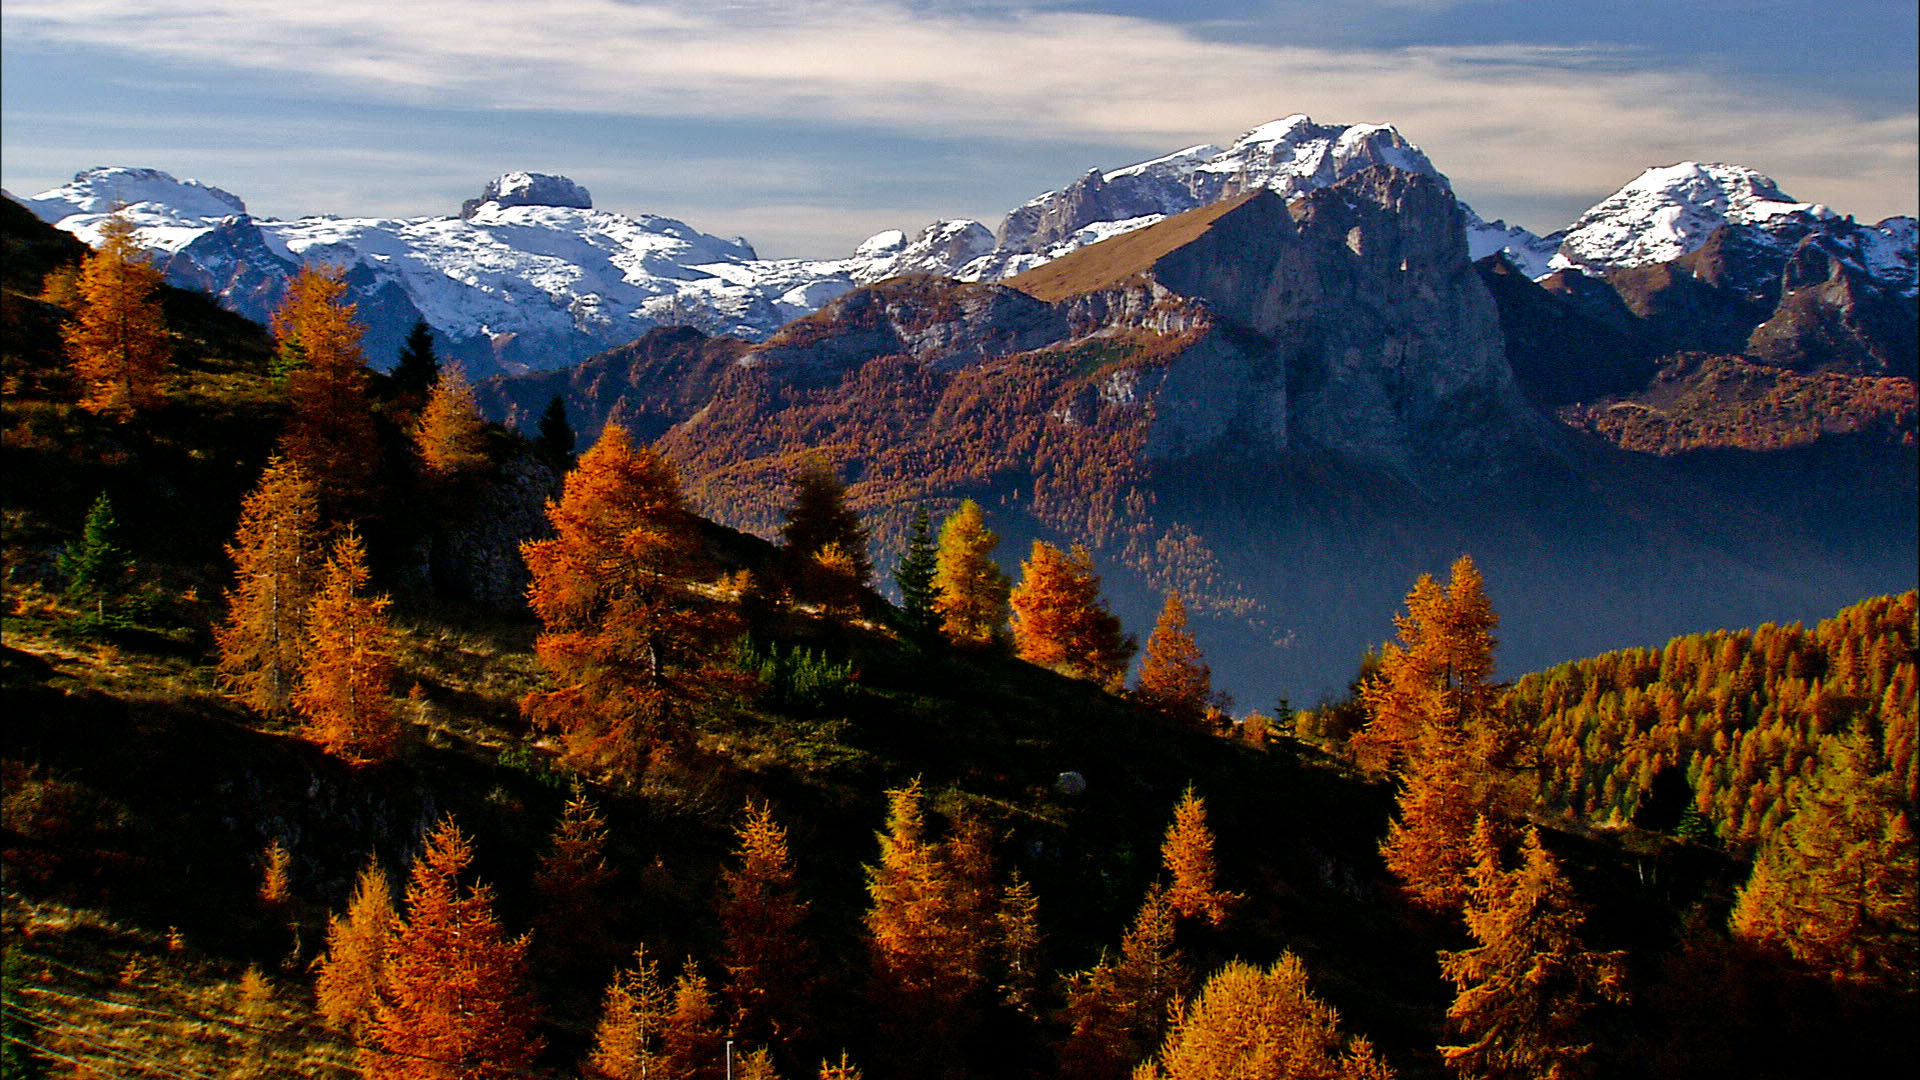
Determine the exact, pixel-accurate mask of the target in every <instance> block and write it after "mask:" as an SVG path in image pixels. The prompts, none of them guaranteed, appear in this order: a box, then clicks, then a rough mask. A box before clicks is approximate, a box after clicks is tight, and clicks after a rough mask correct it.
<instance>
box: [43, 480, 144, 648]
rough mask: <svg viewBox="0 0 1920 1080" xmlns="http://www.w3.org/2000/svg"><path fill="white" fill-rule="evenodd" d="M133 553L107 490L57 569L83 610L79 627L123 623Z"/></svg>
mask: <svg viewBox="0 0 1920 1080" xmlns="http://www.w3.org/2000/svg"><path fill="white" fill-rule="evenodd" d="M132 568H133V559H132V556H131V555H130V554H129V553H128V551H127V549H126V548H124V547H122V546H121V545H120V523H119V522H118V521H116V520H115V519H114V516H113V502H112V500H110V499H108V498H107V493H106V492H104V491H103V492H101V493H100V497H99V498H97V499H95V500H93V506H92V507H90V508H88V510H87V520H86V523H85V524H84V525H82V526H81V529H80V538H79V539H78V540H76V541H74V542H73V543H71V544H68V545H67V546H66V547H65V548H63V549H61V552H60V556H59V558H58V559H57V560H56V561H55V564H54V569H55V570H58V571H59V573H60V576H61V577H63V578H65V579H66V581H67V587H66V590H65V592H64V595H65V596H66V598H67V599H68V600H69V601H72V602H73V604H74V605H75V606H77V607H78V608H79V609H80V618H79V626H80V628H81V629H82V630H86V631H89V632H97V631H100V630H105V629H107V628H108V627H111V626H118V625H122V624H124V623H125V621H126V617H125V616H124V614H122V612H121V611H120V601H121V600H122V599H123V598H124V597H125V596H126V592H127V573H128V571H129V570H131V569H132Z"/></svg>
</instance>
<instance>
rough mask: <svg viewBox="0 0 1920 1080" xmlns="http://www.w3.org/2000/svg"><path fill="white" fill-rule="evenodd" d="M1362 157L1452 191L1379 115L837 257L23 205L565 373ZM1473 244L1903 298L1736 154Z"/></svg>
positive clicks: (386, 324) (448, 346) (1880, 257)
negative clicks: (1764, 254)
mask: <svg viewBox="0 0 1920 1080" xmlns="http://www.w3.org/2000/svg"><path fill="white" fill-rule="evenodd" d="M1374 165H1391V166H1393V167H1395V168H1398V169H1401V170H1403V171H1406V172H1410V173H1418V174H1422V175H1426V176H1430V177H1432V178H1434V179H1435V180H1436V181H1437V182H1438V183H1439V184H1440V186H1441V187H1442V188H1443V189H1446V190H1448V191H1449V192H1451V186H1450V185H1449V183H1448V182H1447V180H1446V178H1445V176H1444V175H1442V174H1441V173H1440V172H1439V171H1438V170H1437V169H1435V168H1434V166H1433V164H1432V163H1431V162H1430V161H1429V160H1428V158H1427V156H1426V155H1425V154H1424V153H1423V152H1422V151H1421V150H1420V149H1419V147H1417V146H1415V145H1414V144H1412V143H1411V142H1409V141H1407V140H1406V139H1405V138H1404V137H1403V136H1402V135H1401V134H1400V133H1399V132H1398V131H1397V130H1395V129H1394V128H1393V127H1392V126H1391V125H1381V124H1354V125H1337V124H1333V125H1329V124H1316V123H1314V122H1313V121H1312V120H1310V119H1309V118H1307V117H1305V116H1299V115H1296V116H1290V117H1287V118H1286V119H1283V120H1279V121H1275V122H1273V123H1270V124H1266V125H1263V126H1261V127H1258V128H1255V129H1254V130H1252V131H1250V132H1248V133H1247V134H1246V135H1244V136H1242V137H1241V138H1240V139H1239V140H1238V141H1236V142H1235V143H1234V144H1233V145H1231V146H1228V147H1224V148H1222V147H1218V146H1212V145H1202V146H1194V147H1189V148H1187V149H1184V150H1180V151H1177V152H1175V153H1172V154H1168V155H1165V156H1162V157H1158V158H1155V159H1152V160H1150V161H1145V162H1141V163H1139V164H1135V165H1131V166H1127V167H1125V168H1121V169H1115V170H1111V171H1102V170H1099V169H1094V170H1090V171H1089V172H1088V173H1086V174H1085V175H1083V176H1081V177H1080V178H1079V179H1077V180H1075V181H1073V182H1072V183H1070V184H1067V185H1066V186H1064V187H1062V188H1061V189H1059V190H1056V191H1050V192H1047V193H1045V194H1043V195H1040V196H1038V197H1036V198H1034V199H1032V200H1030V201H1028V202H1026V203H1025V204H1023V205H1021V206H1019V207H1016V208H1014V209H1013V210H1011V211H1009V212H1008V213H1007V215H1006V216H1005V218H1004V219H1003V220H1002V221H1001V223H1000V225H999V227H998V229H997V230H993V229H989V228H988V227H987V226H986V225H985V224H983V223H981V222H978V221H973V220H967V219H954V220H945V221H938V222H935V223H933V224H931V225H928V226H926V227H925V228H923V229H921V230H920V231H919V232H918V233H916V234H914V235H911V236H910V235H908V234H907V233H905V232H902V231H896V230H890V231H886V232H882V233H879V234H877V235H875V236H873V237H871V238H869V239H868V240H866V241H865V242H863V243H862V244H860V245H859V246H858V248H857V249H856V250H855V251H854V252H853V253H852V254H850V255H848V256H846V257H844V258H838V259H761V258H759V257H758V256H757V254H756V253H755V252H754V250H753V248H752V246H751V245H750V244H749V243H748V242H747V241H746V240H745V239H742V238H733V239H724V238H721V237H717V236H712V235H709V234H706V233H702V232H700V231H699V230H697V229H695V228H693V227H691V226H689V225H687V224H686V223H684V222H680V221H676V220H674V219H671V218H665V217H658V216H654V215H647V214H642V215H639V216H637V217H629V216H627V215H624V214H619V213H614V212H612V211H607V210H603V209H596V208H595V207H594V206H593V200H592V198H591V196H590V194H589V193H588V192H587V190H586V189H585V188H583V187H581V186H580V185H578V184H576V183H574V182H573V181H571V180H569V179H567V178H565V177H560V176H550V175H544V174H539V173H527V172H512V173H508V174H506V175H504V176H501V177H499V178H497V179H495V180H493V181H491V182H490V183H488V184H486V185H485V187H484V188H483V189H482V191H481V192H480V194H479V195H478V196H477V197H476V198H474V199H470V200H467V201H466V202H465V203H464V204H463V205H462V207H461V208H460V210H459V213H457V214H451V213H450V214H447V215H443V216H427V217H412V218H362V217H339V216H334V215H319V216H306V217H301V218H297V219H294V220H290V221H275V220H264V219H256V218H254V217H252V216H250V215H249V214H248V213H247V210H246V204H245V203H244V202H243V201H242V200H241V199H240V198H239V197H237V196H235V195H232V194H230V193H228V192H226V191H223V190H221V189H219V188H217V187H212V186H209V185H206V184H202V183H200V182H199V181H196V180H184V181H182V180H176V179H175V178H174V177H172V176H170V175H168V174H166V173H163V172H159V171H157V170H152V169H136V168H125V167H102V168H95V169H89V170H86V171H84V172H81V173H79V174H77V175H76V176H75V177H74V179H73V181H72V182H71V183H68V184H66V185H64V186H62V187H59V188H55V189H52V190H50V191H45V192H41V193H39V194H37V195H34V196H31V197H29V198H25V199H22V200H20V201H22V202H23V203H25V205H27V206H28V207H29V208H30V209H32V210H33V212H34V213H35V214H36V215H38V216H39V217H40V218H41V219H42V220H44V221H47V222H50V223H53V224H55V225H57V226H58V227H60V228H62V229H65V230H66V231H68V232H71V233H74V234H75V235H78V236H80V237H82V238H83V239H88V240H93V239H96V238H97V229H98V226H99V223H100V221H101V219H102V218H103V217H104V215H106V214H107V213H109V212H111V211H113V210H114V208H115V207H124V209H125V212H126V213H127V214H128V215H129V216H130V217H131V218H132V220H133V221H134V222H135V223H136V225H137V226H138V237H139V240H140V242H141V244H142V245H143V246H145V247H146V248H147V249H148V250H149V251H150V252H151V253H153V255H154V256H155V257H156V258H157V259H158V260H159V262H160V263H161V264H162V266H163V267H164V269H165V270H166V272H167V274H168V276H169V278H170V279H171V280H172V281H173V282H174V283H175V284H178V285H182V286H186V287H191V288H197V289H200V290H203V291H206V292H210V293H212V294H214V295H215V296H217V297H219V298H220V300H221V302H222V303H223V304H224V305H225V306H227V307H228V308H230V309H231V310H234V311H237V312H239V313H241V314H244V315H247V316H249V317H251V318H254V319H256V320H260V321H264V320H265V318H266V316H267V315H268V314H269V313H270V312H271V311H272V309H273V307H274V306H275V305H276V304H277V303H278V302H279V298H280V296H281V294H282V291H283V290H284V287H285V282H286V280H287V279H288V277H289V275H290V274H291V273H292V272H293V271H294V270H295V269H296V267H297V266H298V265H300V264H302V263H318V264H330V265H335V266H339V267H342V268H343V269H345V271H346V273H347V278H348V282H349V285H350V288H351V294H352V297H353V299H354V300H355V301H356V302H357V303H358V304H359V305H360V316H361V319H362V320H363V321H364V322H365V323H366V324H367V325H368V327H369V336H368V353H369V355H370V356H371V357H372V358H373V359H374V362H375V363H376V364H381V365H384V364H386V363H390V362H391V358H392V357H394V356H396V355H397V354H398V351H399V348H400V344H401V342H402V341H403V340H404V338H405V335H406V334H407V332H408V331H409V329H410V328H411V327H412V325H413V322H414V320H416V319H423V320H425V321H426V322H427V323H428V324H429V325H431V326H432V327H433V328H434V330H435V331H436V334H437V337H438V339H439V343H440V345H441V349H442V351H443V352H444V353H446V354H447V355H450V356H453V357H455V358H457V359H459V360H461V361H462V362H463V363H464V364H465V365H466V366H467V367H468V368H469V370H470V371H471V372H472V373H473V374H475V375H485V374H491V373H494V372H497V371H524V370H533V369H543V368H555V367H562V366H565V365H567V364H570V363H573V362H576V361H579V360H581V359H584V358H585V357H587V356H590V355H592V354H594V353H597V352H600V351H602V350H604V349H607V348H610V347H613V346H617V345H620V344H623V343H625V342H628V341H631V340H633V339H635V338H637V337H639V336H640V335H641V334H642V333H644V332H646V331H647V330H649V329H652V328H654V327H656V326H671V325H687V326H694V327H696V328H698V329H700V330H702V331H703V332H705V333H708V334H713V335H726V336H733V337H740V338H744V339H746V340H750V341H759V340H764V339H765V338H766V337H767V336H768V335H770V334H772V333H773V332H774V331H775V330H777V329H778V328H779V327H781V326H783V325H785V324H786V323H787V322H789V321H791V320H793V319H794V318H797V317H799V316H801V315H804V314H806V313H808V312H811V311H814V310H817V309H818V308H819V307H820V306H821V305H823V304H825V303H827V302H828V301H830V300H832V299H834V298H835V297H837V296H840V295H842V294H844V293H846V292H847V291H849V290H851V289H853V288H856V287H858V286H861V285H866V284H871V283H873V282H875V281H879V280H883V279H885V278H888V277H892V276H896V275H899V274H903V273H932V274H939V275H942V276H947V277H953V278H957V279H960V280H964V281H998V280H1002V279H1004V278H1007V277H1009V276H1012V275H1013V274H1017V273H1020V272H1022V271H1025V270H1029V269H1032V268H1034V267H1036V266H1039V265H1041V264H1043V263H1045V262H1047V261H1049V260H1052V259H1056V258H1059V257H1061V256H1062V255H1065V254H1068V253H1070V252H1072V251H1075V250H1078V249H1080V248H1082V247H1085V246H1087V245H1089V244H1092V243H1096V242H1098V241H1100V240H1102V239H1106V238H1108V237H1112V236H1116V235H1120V234H1122V233H1125V232H1128V231H1131V230H1134V229H1139V228H1142V227H1145V226H1147V225H1151V224H1153V223H1154V222H1156V221H1159V220H1162V219H1163V218H1165V217H1167V216H1170V215H1174V214H1178V213H1182V212H1185V211H1188V210H1192V209H1195V208H1197V207H1200V206H1204V205H1207V204H1210V203H1213V202H1216V201H1218V200H1220V199H1223V198H1228V197H1231V196H1234V195H1238V194H1241V193H1244V192H1247V191H1252V190H1256V189H1268V190H1272V191H1274V192H1276V193H1278V194H1280V195H1281V196H1283V197H1286V198H1296V197H1300V196H1302V195H1304V194H1306V193H1308V192H1311V191H1313V190H1316V189H1319V188H1322V187H1325V186H1326V185H1328V184H1331V183H1334V182H1336V181H1338V180H1341V179H1343V178H1345V177H1348V176H1351V175H1354V174H1355V173H1357V172H1360V171H1362V170H1364V169H1366V168H1369V167H1371V166H1374ZM1461 210H1462V219H1463V221H1462V227H1463V229H1464V230H1465V235H1466V242H1467V248H1468V252H1469V254H1470V255H1471V256H1472V257H1473V258H1476V259H1478V258H1482V257H1484V256H1487V255H1490V254H1493V253H1496V252H1498V253H1501V254H1502V255H1504V256H1505V257H1506V258H1507V259H1509V260H1510V261H1512V262H1513V263H1514V264H1515V265H1516V266H1517V267H1518V268H1519V269H1520V271H1521V272H1522V273H1524V274H1525V275H1526V276H1527V277H1529V278H1540V277H1542V276H1543V275H1546V274H1549V273H1551V272H1553V271H1555V270H1559V269H1568V268H1575V269H1581V270H1583V271H1586V272H1588V273H1597V272H1606V271H1610V270H1615V269H1621V268H1625V267H1633V266H1641V265H1648V264H1653V263H1660V262H1666V261H1670V260H1672V259H1674V258H1677V257H1679V256H1682V255H1685V254H1688V253H1690V252H1692V251H1694V250H1696V249H1698V248H1699V247H1701V246H1702V245H1704V244H1706V243H1707V241H1708V240H1709V239H1711V237H1712V234H1713V233H1714V231H1715V230H1716V229H1718V228H1720V227H1722V226H1725V227H1727V228H1729V229H1731V230H1733V231H1734V232H1735V233H1737V234H1738V236H1739V239H1740V242H1742V243H1747V244H1751V245H1757V246H1760V247H1768V248H1772V249H1778V250H1779V251H1781V252H1785V251H1790V250H1791V249H1792V248H1794V247H1795V246H1796V245H1798V244H1799V243H1800V242H1802V241H1803V240H1805V239H1807V238H1808V237H1820V238H1821V241H1822V243H1824V244H1825V245H1826V246H1827V247H1829V248H1831V249H1833V250H1834V251H1835V252H1838V253H1840V257H1843V258H1845V259H1847V260H1849V261H1850V262H1851V263H1852V264H1853V265H1854V266H1855V267H1856V269H1857V270H1858V272H1859V274H1860V275H1861V276H1864V277H1865V278H1866V279H1868V280H1870V281H1872V282H1874V283H1876V284H1877V285H1879V286H1880V287H1882V288H1884V289H1886V290H1890V291H1892V292H1894V293H1897V294H1900V295H1903V296H1908V297H1911V296H1912V295H1914V291H1915V284H1914V282H1915V226H1914V221H1913V219H1912V218H1893V219H1889V220H1888V221H1885V222H1882V223H1880V224H1879V225H1876V226H1864V225H1857V224H1855V223H1853V222H1852V221H1851V220H1850V219H1846V218H1844V217H1842V216H1840V215H1839V214H1836V213H1835V212H1833V211H1831V210H1829V209H1827V208H1826V207H1822V206H1818V205H1813V204H1805V203H1797V202H1794V201H1793V200H1792V199H1790V198H1789V197H1788V196H1786V195H1785V194H1784V193H1782V192H1781V191H1780V190H1779V187H1778V185H1776V184H1775V183H1774V182H1773V181H1771V180H1769V179H1767V178H1766V177H1765V176H1762V175H1760V174H1759V173H1756V172H1754V171H1752V170H1750V169H1745V168H1742V167H1738V166H1731V165H1699V164H1693V163H1683V164H1680V165H1675V166H1672V167H1670V168H1664V169H1650V170H1648V171H1647V172H1646V173H1645V174H1643V175H1642V176H1641V177H1639V178H1638V179H1636V180H1634V181H1633V182H1632V183H1629V184H1628V185H1627V186H1626V187H1624V188H1622V189H1621V190H1620V191H1619V192H1617V193H1615V194H1614V195H1612V196H1609V197H1608V198H1607V199H1606V200H1603V201H1602V202H1601V203H1599V204H1597V205H1596V206H1595V207H1594V208H1593V209H1591V210H1589V211H1588V212H1587V213H1586V214H1584V215H1582V216H1581V217H1580V219H1579V220H1578V221H1576V222H1575V223H1573V225H1572V226H1571V227H1570V228H1569V229H1567V230H1564V231H1562V232H1558V233H1554V234H1550V235H1549V236H1547V237H1539V236H1535V235H1534V234H1532V233H1530V232H1528V231H1527V230H1525V229H1522V228H1519V227H1517V226H1509V225H1506V224H1505V223H1504V222H1500V221H1492V222H1489V221H1485V220H1483V219H1481V218H1480V216H1479V215H1477V214H1475V213H1474V212H1473V210H1472V208H1471V207H1468V206H1466V205H1465V204H1464V203H1462V204H1461Z"/></svg>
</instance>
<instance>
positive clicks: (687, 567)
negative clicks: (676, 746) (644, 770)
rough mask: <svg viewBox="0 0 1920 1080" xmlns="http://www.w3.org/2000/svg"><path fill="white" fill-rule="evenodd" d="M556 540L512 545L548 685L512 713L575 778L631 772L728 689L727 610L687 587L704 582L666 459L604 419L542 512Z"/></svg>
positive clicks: (731, 630) (730, 618)
mask: <svg viewBox="0 0 1920 1080" xmlns="http://www.w3.org/2000/svg"><path fill="white" fill-rule="evenodd" d="M547 517H548V519H549V520H550V521H552V522H553V527H554V536H553V537H552V538H551V539H547V540H534V541H529V542H527V543H525V544H522V545H521V548H520V551H521V554H522V556H523V557H524V558H525V559H526V561H527V569H528V570H529V571H531V573H532V576H533V582H532V584H531V585H530V586H529V587H528V590H527V595H528V599H529V600H530V602H531V603H532V606H533V610H534V614H536V615H538V616H539V618H540V622H541V624H542V625H543V627H544V632H543V633H542V634H541V635H540V637H539V639H538V640H537V641H536V642H535V643H534V651H535V653H536V654H537V655H538V656H539V659H540V663H541V666H543V667H544V668H546V670H547V675H548V678H549V680H550V681H551V682H553V683H556V684H558V685H557V686H556V688H555V689H552V690H541V691H535V692H534V693H531V694H528V695H527V697H526V698H525V699H524V700H523V701H522V702H521V705H520V707H521V710H522V711H523V712H524V713H525V714H526V715H527V718H528V719H530V720H532V721H533V722H534V723H535V724H537V725H539V726H541V727H545V728H551V729H556V730H558V731H559V732H560V733H561V737H562V738H563V739H564V741H565V746H566V760H567V762H568V764H570V765H572V766H573V767H574V768H577V769H596V768H597V769H606V770H609V771H610V772H612V773H613V774H614V775H616V776H619V777H622V778H629V779H630V778H632V777H634V776H637V775H638V774H639V772H640V769H641V767H642V765H643V764H644V763H645V760H646V755H647V754H648V752H649V751H651V750H652V749H654V748H655V747H656V746H658V745H661V744H664V743H671V742H673V741H676V740H679V739H682V738H684V737H685V735H686V733H687V731H688V730H689V727H690V725H689V722H688V717H687V715H686V713H687V711H688V710H690V709H692V708H695V707H697V706H699V705H700V704H702V703H704V702H707V701H709V700H712V699H713V698H714V697H716V696H718V695H720V694H723V693H725V692H727V691H729V690H730V689H732V688H734V687H736V686H737V685H738V683H739V677H738V675H737V674H735V673H734V672H733V671H732V670H731V668H729V667H728V666H726V665H725V664H724V663H723V662H722V657H723V656H724V655H725V652H726V650H725V649H724V648H723V646H724V644H725V643H726V642H727V641H729V640H731V639H732V638H733V636H734V634H735V633H736V626H737V618H736V615H735V612H734V611H733V610H732V609H731V608H730V607H728V606H726V605H724V604H723V603H721V602H719V601H717V600H714V599H712V598H711V597H710V596H708V595H707V594H705V593H703V592H701V591H699V590H697V589H696V588H694V587H693V586H694V585H696V584H698V583H699V582H698V580H697V579H698V578H700V577H701V576H702V575H703V574H705V573H706V568H705V567H704V566H703V564H702V560H701V559H700V549H699V541H698V537H697V534H696V533H695V531H694V522H693V517H692V515H691V514H690V513H689V512H688V511H687V509H686V505H685V502H684V500H683V499H682V496H681V493H680V483H679V481H678V480H677V479H676V478H675V476H674V473H673V468H672V466H670V465H669V464H668V463H667V460H666V459H665V458H663V457H661V456H660V455H659V454H657V453H655V452H654V451H653V450H650V449H635V448H634V447H633V445H632V444H631V443H630V442H629V441H628V439H627V434H626V432H625V431H624V430H622V429H621V428H619V427H618V426H615V425H612V424H609V425H608V426H607V428H606V431H605V433H604V434H602V435H601V437H600V441H599V442H597V443H595V444H594V447H593V449H591V450H589V451H587V453H586V454H585V455H583V456H582V457H581V459H580V464H579V467H578V468H576V469H574V470H573V471H572V472H571V473H568V474H567V479H566V487H565V490H564V492H563V493H562V495H561V497H560V501H559V502H557V503H555V502H549V503H548V504H547Z"/></svg>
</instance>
